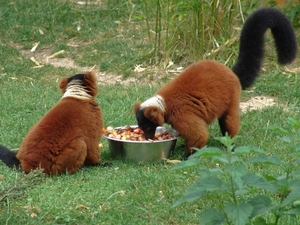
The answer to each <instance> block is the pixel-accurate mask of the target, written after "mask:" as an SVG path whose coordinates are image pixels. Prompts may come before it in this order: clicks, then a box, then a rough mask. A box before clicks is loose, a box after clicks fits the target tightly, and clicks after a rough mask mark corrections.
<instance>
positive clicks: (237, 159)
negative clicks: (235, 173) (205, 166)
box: [229, 156, 241, 164]
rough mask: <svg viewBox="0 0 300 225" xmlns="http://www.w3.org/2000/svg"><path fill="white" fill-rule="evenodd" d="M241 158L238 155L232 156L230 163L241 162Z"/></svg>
mask: <svg viewBox="0 0 300 225" xmlns="http://www.w3.org/2000/svg"><path fill="white" fill-rule="evenodd" d="M240 161H241V159H240V158H239V157H237V156H231V157H230V160H229V163H231V164H233V163H236V162H240Z"/></svg>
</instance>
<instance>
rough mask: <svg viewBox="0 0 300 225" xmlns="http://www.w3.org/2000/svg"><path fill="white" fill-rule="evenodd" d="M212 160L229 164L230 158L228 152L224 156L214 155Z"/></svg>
mask: <svg viewBox="0 0 300 225" xmlns="http://www.w3.org/2000/svg"><path fill="white" fill-rule="evenodd" d="M212 160H213V161H217V162H220V163H225V164H229V159H228V156H227V155H226V154H223V155H222V156H214V157H212Z"/></svg>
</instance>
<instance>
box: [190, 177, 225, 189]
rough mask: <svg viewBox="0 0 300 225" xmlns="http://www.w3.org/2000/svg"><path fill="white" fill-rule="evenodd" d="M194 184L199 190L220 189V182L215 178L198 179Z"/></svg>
mask: <svg viewBox="0 0 300 225" xmlns="http://www.w3.org/2000/svg"><path fill="white" fill-rule="evenodd" d="M196 184H197V187H198V188H199V189H200V190H205V191H214V190H217V189H220V188H221V186H222V181H221V180H220V179H219V178H217V177H206V178H204V179H200V180H199V181H198V182H197V183H196Z"/></svg>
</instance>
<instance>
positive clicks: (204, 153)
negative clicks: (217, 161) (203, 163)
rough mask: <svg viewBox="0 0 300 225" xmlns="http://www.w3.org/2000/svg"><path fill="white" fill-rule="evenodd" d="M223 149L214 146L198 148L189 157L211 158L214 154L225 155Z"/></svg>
mask: <svg viewBox="0 0 300 225" xmlns="http://www.w3.org/2000/svg"><path fill="white" fill-rule="evenodd" d="M223 154H224V153H223V151H222V150H221V149H219V148H214V147H209V148H208V147H207V148H202V149H200V150H197V151H196V152H195V153H194V154H192V155H191V156H190V157H189V159H192V158H199V157H202V158H209V157H213V156H220V155H223Z"/></svg>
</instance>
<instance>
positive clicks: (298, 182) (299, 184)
mask: <svg viewBox="0 0 300 225" xmlns="http://www.w3.org/2000/svg"><path fill="white" fill-rule="evenodd" d="M289 185H290V187H291V188H297V187H300V180H298V179H295V180H291V181H290V182H289Z"/></svg>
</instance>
